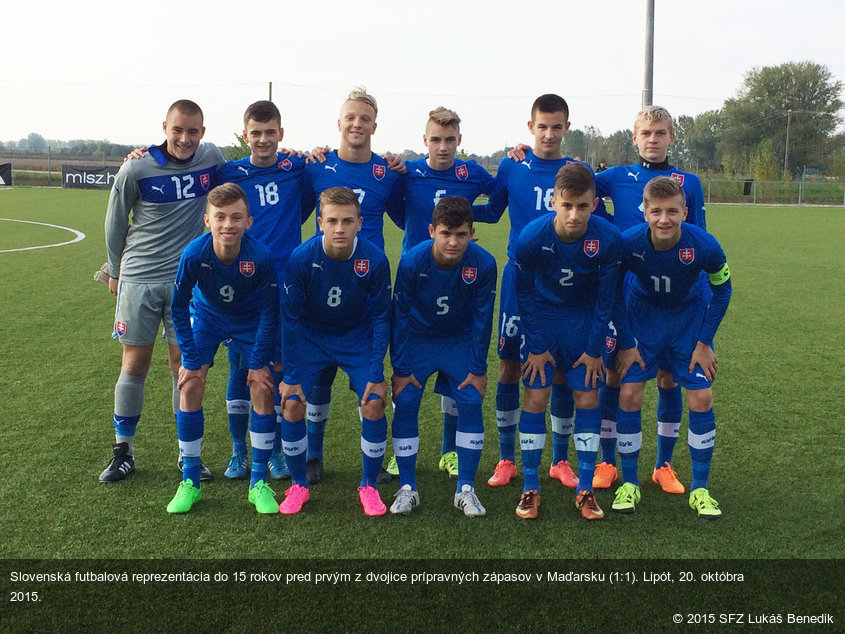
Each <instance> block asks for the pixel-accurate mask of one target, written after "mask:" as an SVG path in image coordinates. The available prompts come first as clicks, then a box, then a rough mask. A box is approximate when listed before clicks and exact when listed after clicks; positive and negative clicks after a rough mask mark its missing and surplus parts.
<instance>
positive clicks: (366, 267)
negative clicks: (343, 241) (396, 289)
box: [353, 166, 375, 277]
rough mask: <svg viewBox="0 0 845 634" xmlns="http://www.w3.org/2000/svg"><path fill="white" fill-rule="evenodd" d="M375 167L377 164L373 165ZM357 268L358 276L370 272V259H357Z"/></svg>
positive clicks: (355, 267) (354, 266)
mask: <svg viewBox="0 0 845 634" xmlns="http://www.w3.org/2000/svg"><path fill="white" fill-rule="evenodd" d="M373 167H375V166H373ZM353 268H354V269H355V275H357V276H358V277H364V276H365V275H366V274H367V273H369V272H370V261H369V260H355V264H354V265H353Z"/></svg>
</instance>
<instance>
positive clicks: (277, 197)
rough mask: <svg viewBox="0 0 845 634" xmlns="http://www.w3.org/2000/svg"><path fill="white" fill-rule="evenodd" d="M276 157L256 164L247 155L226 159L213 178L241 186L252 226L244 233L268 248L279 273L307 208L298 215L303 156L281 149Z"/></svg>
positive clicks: (300, 202)
mask: <svg viewBox="0 0 845 634" xmlns="http://www.w3.org/2000/svg"><path fill="white" fill-rule="evenodd" d="M276 158H277V160H276V163H274V164H273V165H271V166H269V167H256V166H255V165H253V164H252V161H250V157H248V156H247V157H245V158H242V159H240V160H237V161H229V162H228V163H226V164H225V165H224V166H223V167H222V168H220V171H218V173H217V178H218V180H219V181H220V182H222V183H236V184H237V185H240V187H241V189H243V190H244V192H245V193H246V196H247V198H248V199H249V212H250V214H251V215H252V227H250V228H249V230H248V231H247V233H248V234H250V235H251V236H253V237H255V238H257V239H258V240H259V241H260V242H261V243H262V244H264V245H265V246H266V247H267V248H268V249H269V250H270V253H271V255H272V257H273V261H274V263H275V264H276V265H277V271H279V272H280V273H281V272H282V271H283V270H284V265H285V263H286V262H287V260H288V258H289V257H290V254H291V253H293V250H294V249H295V248H296V247H298V246H299V243H300V242H301V240H300V236H301V233H302V232H301V229H300V226H301V224H302V222H303V221H304V219H305V218H307V217H308V215H310V211H311V210H310V208H309V209H308V210H307V211H306V212H305V218H303V217H302V216H303V202H302V179H303V174H304V172H305V159H304V158H301V157H297V156H296V155H292V156H287V155H285V154H281V153H279V154H277V156H276Z"/></svg>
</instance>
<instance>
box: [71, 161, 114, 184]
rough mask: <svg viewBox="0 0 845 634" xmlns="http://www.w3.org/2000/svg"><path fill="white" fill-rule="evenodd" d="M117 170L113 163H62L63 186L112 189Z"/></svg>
mask: <svg viewBox="0 0 845 634" xmlns="http://www.w3.org/2000/svg"><path fill="white" fill-rule="evenodd" d="M117 170H118V168H117V167H114V166H112V165H105V166H103V165H62V187H71V188H75V189H111V186H112V184H113V183H114V179H115V176H117Z"/></svg>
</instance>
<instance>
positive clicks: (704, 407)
mask: <svg viewBox="0 0 845 634" xmlns="http://www.w3.org/2000/svg"><path fill="white" fill-rule="evenodd" d="M687 405H689V408H690V410H692V411H693V412H706V411H708V410H709V409H711V408H712V407H713V392H712V391H711V389H710V388H709V387H708V388H705V389H703V390H687Z"/></svg>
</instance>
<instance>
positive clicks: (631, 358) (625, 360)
mask: <svg viewBox="0 0 845 634" xmlns="http://www.w3.org/2000/svg"><path fill="white" fill-rule="evenodd" d="M635 363H636V364H637V365H638V366H640V370H645V363H643V358H642V356H640V351H639V350H638V349H637V347H636V346H634V347H633V348H628V349H626V350H620V351H619V352H617V353H616V373H617V374H618V375H619V380H620V381H621V380H622V379H624V378H625V375H626V374H628V370H630V369H631V366H632V365H634V364H635Z"/></svg>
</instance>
